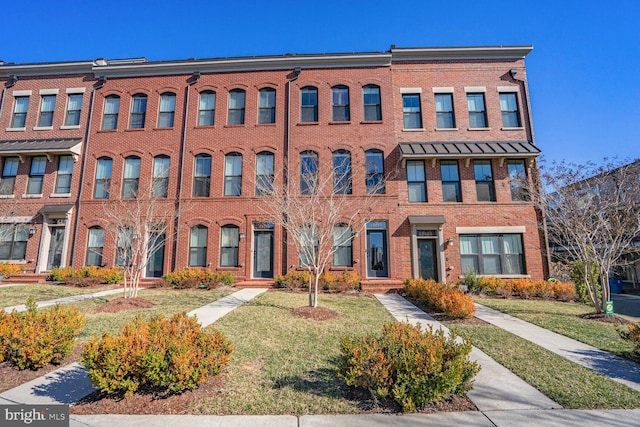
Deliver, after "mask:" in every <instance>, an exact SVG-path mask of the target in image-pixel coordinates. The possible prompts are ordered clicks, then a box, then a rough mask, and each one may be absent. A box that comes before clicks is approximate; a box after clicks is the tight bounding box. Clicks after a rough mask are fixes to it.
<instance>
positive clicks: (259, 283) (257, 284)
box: [234, 279, 276, 289]
mask: <svg viewBox="0 0 640 427" xmlns="http://www.w3.org/2000/svg"><path fill="white" fill-rule="evenodd" d="M234 286H235V287H236V288H241V289H257V288H275V287H276V282H274V281H273V279H269V280H242V281H240V282H236V283H235V284H234Z"/></svg>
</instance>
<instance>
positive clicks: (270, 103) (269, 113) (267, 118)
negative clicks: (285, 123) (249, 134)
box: [258, 88, 276, 123]
mask: <svg viewBox="0 0 640 427" xmlns="http://www.w3.org/2000/svg"><path fill="white" fill-rule="evenodd" d="M275 122H276V91H275V90H274V89H270V88H267V89H262V90H260V99H259V105H258V123H275Z"/></svg>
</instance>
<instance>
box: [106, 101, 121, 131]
mask: <svg viewBox="0 0 640 427" xmlns="http://www.w3.org/2000/svg"><path fill="white" fill-rule="evenodd" d="M119 111H120V97H119V96H117V95H110V96H107V97H106V98H105V100H104V113H103V116H102V130H114V129H116V128H117V127H118V113H119Z"/></svg>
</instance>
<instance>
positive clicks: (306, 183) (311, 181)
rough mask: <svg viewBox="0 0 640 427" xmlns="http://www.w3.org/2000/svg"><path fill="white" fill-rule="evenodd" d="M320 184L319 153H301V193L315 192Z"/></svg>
mask: <svg viewBox="0 0 640 427" xmlns="http://www.w3.org/2000/svg"><path fill="white" fill-rule="evenodd" d="M317 186H318V153H316V152H315V151H303V152H302V153H300V193H301V194H313V193H314V192H315V191H316V190H317Z"/></svg>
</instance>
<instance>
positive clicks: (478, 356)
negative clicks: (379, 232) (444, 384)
mask: <svg viewBox="0 0 640 427" xmlns="http://www.w3.org/2000/svg"><path fill="white" fill-rule="evenodd" d="M375 297H376V298H377V299H378V301H380V302H381V303H382V305H383V306H385V308H386V309H387V310H389V312H390V313H391V314H392V315H393V316H394V317H395V318H396V319H397V320H398V321H408V322H409V323H412V324H419V325H420V326H421V327H422V328H427V327H428V326H432V327H434V328H442V329H444V330H445V331H447V332H448V329H447V328H446V327H444V326H443V325H442V324H440V323H439V322H437V321H436V320H434V319H433V318H432V317H431V316H429V315H428V314H426V313H425V312H424V311H422V310H420V309H419V308H418V307H416V306H415V305H413V304H411V303H410V302H409V301H407V300H406V299H404V298H402V297H401V296H400V295H397V294H376V295H375ZM470 359H471V360H474V361H476V362H478V364H480V366H481V367H482V369H481V370H480V373H479V374H478V375H477V376H476V378H475V381H474V382H473V389H472V390H471V391H470V392H469V393H467V397H468V398H469V399H470V400H471V401H472V402H473V403H474V404H475V405H476V407H477V408H478V409H479V410H480V411H505V410H509V411H512V410H534V409H554V408H561V406H560V405H559V404H557V403H556V402H554V401H553V400H551V399H549V398H548V397H546V396H545V395H544V394H542V393H541V392H540V391H538V390H537V389H536V388H534V387H532V386H531V385H529V384H528V383H526V382H525V381H524V380H522V379H521V378H520V377H518V376H517V375H515V374H514V373H512V372H511V371H509V370H508V369H507V368H505V367H504V366H502V365H500V364H499V363H498V362H496V361H495V360H493V359H492V358H490V357H489V356H487V355H486V354H485V353H483V352H482V351H480V350H479V349H477V348H475V347H474V348H473V350H472V352H471V355H470Z"/></svg>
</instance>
